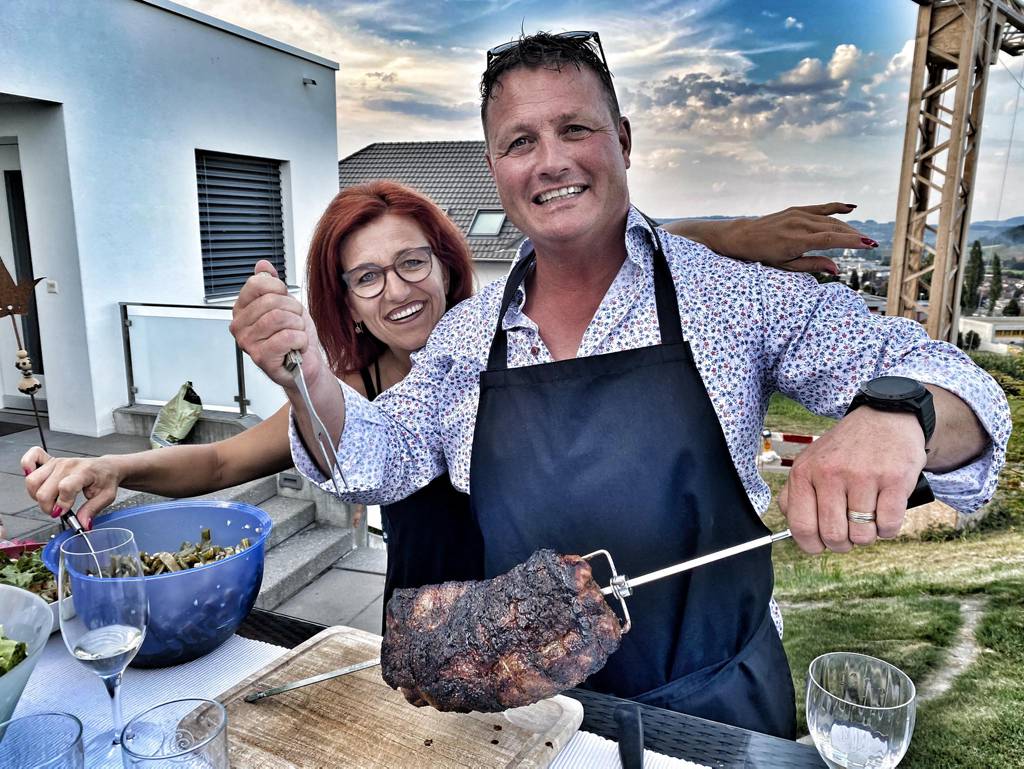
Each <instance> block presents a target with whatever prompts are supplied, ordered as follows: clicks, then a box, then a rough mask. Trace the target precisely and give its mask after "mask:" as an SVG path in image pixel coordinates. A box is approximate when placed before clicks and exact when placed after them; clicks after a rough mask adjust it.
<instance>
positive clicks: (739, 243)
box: [21, 182, 871, 601]
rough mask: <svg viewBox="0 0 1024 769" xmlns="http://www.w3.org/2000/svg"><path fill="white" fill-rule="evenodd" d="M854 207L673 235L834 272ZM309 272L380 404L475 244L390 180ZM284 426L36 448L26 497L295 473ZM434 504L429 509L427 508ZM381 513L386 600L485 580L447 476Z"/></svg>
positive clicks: (82, 515) (103, 493)
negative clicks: (83, 450)
mask: <svg viewBox="0 0 1024 769" xmlns="http://www.w3.org/2000/svg"><path fill="white" fill-rule="evenodd" d="M852 210H853V206H851V205H847V204H839V203H832V204H826V205H820V206H807V207H803V208H791V209H787V210H786V211H784V212H780V213H777V214H772V215H770V216H766V217H762V218H759V219H746V220H742V219H741V220H734V221H729V220H723V221H714V222H711V221H706V222H700V221H691V222H675V223H673V224H672V225H669V226H668V227H666V229H668V230H669V231H671V232H673V233H674V234H679V235H683V236H685V237H691V238H693V239H695V240H700V241H701V242H703V243H705V244H706V245H708V246H709V247H711V248H712V249H714V250H717V251H719V252H721V253H724V254H727V255H729V256H733V257H737V258H751V256H752V255H753V256H755V257H756V258H757V259H758V260H760V261H764V262H766V263H768V264H772V265H774V266H778V267H781V268H783V269H798V270H801V271H811V270H826V271H829V272H835V265H834V264H832V262H831V261H830V260H829V259H826V258H825V257H803V258H801V254H803V253H804V252H805V251H807V250H808V249H811V248H825V247H833V248H864V247H866V246H870V244H871V241H866V240H864V239H862V236H861V234H860V233H858V232H857V231H856V230H854V229H853V228H851V227H849V226H848V225H845V224H843V223H842V222H840V221H838V220H836V219H832V218H831V216H830V215H831V214H834V213H849V212H850V211H852ZM307 273H308V274H307V286H308V291H309V309H310V315H311V317H312V319H313V321H314V323H315V325H316V327H317V329H318V332H319V336H320V339H321V343H322V346H323V348H324V351H325V353H326V356H327V361H328V363H329V365H330V367H331V369H332V371H333V372H334V374H335V375H336V376H338V377H339V378H340V379H341V380H342V381H344V382H346V383H347V384H349V385H350V386H352V387H353V388H355V389H356V390H357V391H359V392H360V393H362V394H363V395H365V396H366V397H368V398H371V399H372V398H375V397H376V396H377V395H379V394H380V392H382V391H383V390H385V389H387V388H389V387H391V386H393V385H394V384H396V383H397V382H399V381H401V380H402V379H403V378H404V377H405V375H406V374H408V373H409V370H410V367H411V360H410V355H411V353H413V352H414V351H416V350H418V349H419V348H421V347H422V346H423V345H424V344H425V343H426V340H427V337H428V336H429V334H430V331H431V330H432V329H433V327H434V325H435V324H436V323H437V321H438V320H440V318H441V316H442V315H443V314H444V312H445V310H447V309H448V308H449V307H451V306H453V305H454V304H456V303H458V302H459V301H461V300H462V299H465V298H466V297H468V296H469V295H470V293H471V291H472V264H471V259H470V252H469V248H468V246H467V244H466V241H465V239H464V238H463V237H462V235H461V233H460V232H459V231H458V229H457V228H456V227H455V226H454V224H452V222H451V220H449V219H448V217H447V216H446V215H445V214H444V212H442V211H441V210H440V209H439V208H438V207H437V206H435V205H434V204H433V203H432V202H431V201H430V200H429V199H428V198H426V197H425V196H423V195H421V194H419V193H417V192H415V191H413V190H411V189H409V188H407V187H403V186H402V185H399V184H396V183H393V182H374V183H371V184H367V185H361V186H358V187H352V188H349V189H347V190H345V191H344V192H342V193H340V194H339V195H337V196H336V197H335V198H334V200H333V201H332V202H331V203H330V205H329V206H328V207H327V210H326V211H325V212H324V215H323V216H322V217H321V219H320V222H319V223H318V225H317V228H316V231H315V232H314V235H313V239H312V242H311V244H310V252H309V259H308V263H307ZM288 420H289V414H288V407H287V405H286V406H285V407H283V408H281V409H280V410H278V411H277V412H276V413H275V414H273V415H272V416H271V417H269V418H268V419H266V420H265V421H263V422H261V423H260V424H258V425H256V426H255V427H253V428H250V429H249V430H246V431H245V432H243V433H240V434H239V435H236V436H233V437H231V438H228V439H226V440H223V441H219V442H217V443H213V444H204V445H189V446H176V447H172V448H165V449H159V450H154V451H144V452H141V453H138V454H126V455H108V456H103V457H98V458H52V457H50V456H49V455H47V454H46V453H45V452H44V451H43V450H42V449H41V448H39V447H34V448H32V449H30V450H29V451H28V452H27V453H26V454H25V455H24V456H23V457H22V459H21V466H22V470H23V471H24V473H25V475H26V476H27V477H26V481H25V484H26V488H27V490H28V493H29V495H30V496H31V497H32V498H33V499H35V500H36V502H37V503H38V504H39V506H40V508H41V509H42V510H43V511H44V512H47V513H50V514H51V515H53V516H58V515H60V514H61V513H62V512H63V511H64V510H67V509H70V508H71V507H72V506H73V505H74V502H75V500H76V498H77V495H78V494H79V493H82V494H84V495H85V497H86V501H85V502H84V503H83V504H82V506H81V507H80V508H78V510H77V515H78V518H79V520H80V521H81V522H82V524H83V525H84V526H86V527H87V528H88V527H90V526H91V523H92V519H93V518H94V517H95V516H96V515H97V514H99V513H100V512H101V511H102V510H103V509H104V508H105V507H106V506H107V505H109V504H110V503H111V502H112V501H113V500H114V498H115V495H116V493H117V488H118V486H123V487H125V488H128V489H134V490H138V491H146V492H150V493H154V494H160V495H162V496H168V497H188V496H194V495H198V494H205V493H209V492H211V491H216V490H217V489H222V488H226V487H229V486H234V485H237V484H240V483H244V482H246V481H249V480H253V479H255V478H261V477H264V476H266V475H270V474H271V473H275V472H279V471H282V470H286V469H288V468H289V467H291V465H292V462H291V455H290V451H289V441H288ZM424 509H429V510H430V515H421V514H420V513H421V512H422V511H423V510H424ZM382 512H383V518H384V525H385V530H386V531H387V532H388V543H387V548H388V573H387V576H386V578H385V601H386V600H387V598H389V597H390V595H391V591H392V590H394V589H396V588H400V587H419V586H420V585H423V584H428V583H437V582H443V581H446V580H451V579H472V578H477V577H479V576H480V575H481V574H482V571H481V564H480V552H481V547H480V540H479V532H478V531H477V529H476V526H475V523H474V522H473V521H472V519H471V518H470V517H469V514H468V502H467V498H466V497H465V495H463V494H460V493H458V492H456V491H455V490H454V489H453V488H452V487H451V484H450V483H448V482H447V479H446V476H441V477H439V478H437V479H435V480H434V481H433V482H432V483H431V484H430V485H428V486H427V487H426V488H424V489H422V490H421V491H419V492H417V493H416V494H414V495H413V496H411V497H409V498H408V499H406V500H403V501H402V502H399V503H396V504H393V505H389V506H387V507H386V508H384V509H383V511H382Z"/></svg>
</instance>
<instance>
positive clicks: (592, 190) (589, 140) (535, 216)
mask: <svg viewBox="0 0 1024 769" xmlns="http://www.w3.org/2000/svg"><path fill="white" fill-rule="evenodd" d="M485 131H486V135H487V163H488V166H489V167H490V169H491V173H492V174H493V176H494V181H495V183H496V184H497V186H498V194H499V195H500V196H501V202H502V205H504V207H505V212H506V213H507V214H508V216H509V218H510V219H511V220H512V221H513V222H514V223H515V224H516V226H517V227H519V229H521V230H522V231H523V232H524V233H525V234H526V235H527V236H528V237H529V238H530V239H531V240H532V241H533V242H534V244H535V245H536V246H537V248H538V250H540V251H544V250H547V249H551V248H555V249H557V248H558V246H559V245H561V244H567V243H573V242H575V243H582V242H586V241H591V240H593V238H594V236H595V234H597V233H598V232H599V231H601V230H604V229H606V228H609V227H611V228H614V227H616V226H618V227H619V228H620V229H621V224H622V222H623V220H624V219H625V216H626V212H627V210H628V208H629V190H628V188H627V186H626V169H627V168H629V151H630V131H629V121H628V120H626V119H625V118H621V119H620V120H619V121H618V123H616V121H615V119H614V117H613V116H612V114H611V110H610V108H609V106H608V100H607V98H606V97H605V94H604V91H603V90H602V87H601V82H600V80H599V79H598V77H597V75H596V74H594V73H593V72H591V71H590V70H589V69H587V68H586V67H584V68H583V69H582V70H577V69H576V67H574V66H572V65H566V66H564V67H563V68H562V70H561V71H558V70H553V69H543V68H539V69H526V68H519V69H514V70H512V71H510V72H508V73H506V74H505V75H503V76H502V77H501V80H500V85H499V86H498V87H497V88H496V89H495V90H494V96H493V98H492V99H491V102H490V104H489V105H488V109H487V125H486V127H485Z"/></svg>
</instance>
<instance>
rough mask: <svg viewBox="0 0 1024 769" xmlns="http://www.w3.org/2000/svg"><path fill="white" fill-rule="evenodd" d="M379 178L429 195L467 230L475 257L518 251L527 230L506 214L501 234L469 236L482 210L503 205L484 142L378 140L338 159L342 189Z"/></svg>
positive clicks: (508, 255)
mask: <svg viewBox="0 0 1024 769" xmlns="http://www.w3.org/2000/svg"><path fill="white" fill-rule="evenodd" d="M374 179H392V180H394V181H397V182H401V183H402V184H407V185H409V186H410V187H414V188H415V189H417V190H419V191H420V192H422V193H424V194H426V195H429V196H430V198H431V199H432V200H433V201H434V202H435V203H437V204H438V205H439V206H440V207H441V208H443V209H445V211H447V212H448V215H449V216H450V217H451V218H452V221H454V222H455V224H456V225H458V227H459V229H461V230H462V232H463V234H464V235H466V238H467V240H468V241H469V246H470V248H471V249H472V251H473V258H475V259H486V260H492V261H493V260H504V261H511V260H512V257H513V256H515V250H516V248H517V247H518V245H519V242H520V241H521V240H522V239H523V234H522V233H521V232H520V231H519V230H518V229H517V228H516V226H515V225H513V224H512V222H510V221H508V220H507V219H506V220H505V223H504V224H503V225H502V226H501V232H499V233H498V235H496V236H491V237H469V228H470V226H471V225H472V224H473V218H474V217H475V216H476V212H477V211H479V210H480V209H487V210H501V201H500V199H499V198H498V190H497V188H496V187H495V186H494V181H493V180H492V179H491V175H490V172H489V171H488V170H487V161H486V160H484V143H483V142H482V141H462V142H378V143H376V144H370V145H368V146H366V147H363V148H362V149H361V150H359V151H358V152H354V153H352V154H351V155H349V156H348V157H346V158H342V159H341V160H340V161H338V185H339V187H340V188H341V189H345V188H346V187H351V186H352V185H354V184H362V183H364V182H369V181H373V180H374Z"/></svg>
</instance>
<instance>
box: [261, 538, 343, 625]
mask: <svg viewBox="0 0 1024 769" xmlns="http://www.w3.org/2000/svg"><path fill="white" fill-rule="evenodd" d="M353 546H354V532H353V530H352V529H350V528H341V527H338V526H327V525H325V524H313V525H312V526H308V527H307V528H305V529H303V530H302V531H300V532H299V533H298V534H295V535H293V536H291V537H289V538H288V539H286V540H285V541H284V542H282V543H281V544H279V545H277V546H276V547H275V548H274V549H273V550H270V551H268V552H267V557H266V562H265V563H264V567H263V587H262V589H261V590H260V594H259V597H258V598H257V599H256V606H257V607H258V608H260V609H274V608H276V607H277V606H279V605H280V604H282V603H283V602H284V601H285V600H287V599H288V598H290V597H291V596H293V595H294V594H295V593H297V592H298V591H300V590H301V589H302V588H304V587H305V586H306V585H308V584H309V583H310V582H312V581H313V580H314V579H315V578H316V577H317V576H318V575H319V574H321V573H322V572H324V571H326V570H327V569H329V568H330V567H331V565H332V564H333V563H334V562H335V561H337V560H338V559H339V558H341V557H342V556H343V555H345V553H347V552H348V551H349V550H351V549H352V548H353Z"/></svg>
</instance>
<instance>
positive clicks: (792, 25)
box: [783, 16, 804, 29]
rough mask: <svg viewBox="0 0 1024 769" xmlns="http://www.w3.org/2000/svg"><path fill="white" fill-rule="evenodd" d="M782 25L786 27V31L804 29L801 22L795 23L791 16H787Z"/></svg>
mask: <svg viewBox="0 0 1024 769" xmlns="http://www.w3.org/2000/svg"><path fill="white" fill-rule="evenodd" d="M783 24H784V26H785V27H786V29H803V28H804V23H803V22H802V21H797V20H796V19H795V18H794V17H793V16H787V17H786V21H785V22H783Z"/></svg>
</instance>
